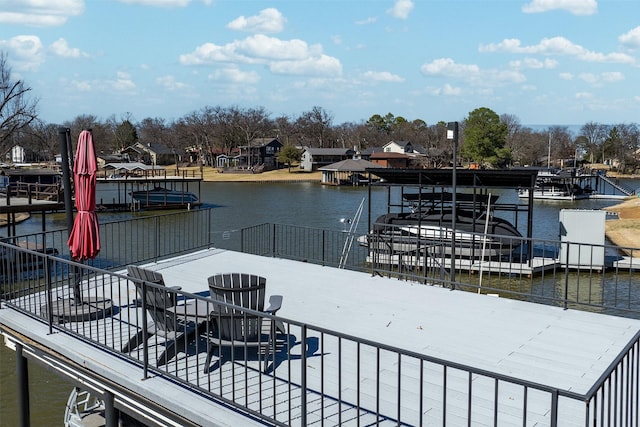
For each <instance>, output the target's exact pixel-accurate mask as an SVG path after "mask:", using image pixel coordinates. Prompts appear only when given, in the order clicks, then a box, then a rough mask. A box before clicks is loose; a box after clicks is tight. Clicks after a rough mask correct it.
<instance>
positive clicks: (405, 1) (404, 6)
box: [387, 0, 413, 19]
mask: <svg viewBox="0 0 640 427" xmlns="http://www.w3.org/2000/svg"><path fill="white" fill-rule="evenodd" d="M412 10H413V1H411V0H396V1H395V3H394V5H393V7H392V8H391V9H389V10H387V13H388V14H389V15H391V16H393V17H394V18H398V19H407V18H408V17H409V13H411V11H412Z"/></svg>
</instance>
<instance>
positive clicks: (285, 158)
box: [278, 145, 302, 173]
mask: <svg viewBox="0 0 640 427" xmlns="http://www.w3.org/2000/svg"><path fill="white" fill-rule="evenodd" d="M301 157H302V153H301V152H300V150H298V149H297V148H296V147H294V146H293V145H285V146H284V147H282V149H281V150H280V152H279V153H278V161H279V162H280V163H284V164H286V165H287V167H288V168H289V173H291V164H292V163H293V162H299V161H300V158H301Z"/></svg>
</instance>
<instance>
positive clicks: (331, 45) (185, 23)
mask: <svg viewBox="0 0 640 427" xmlns="http://www.w3.org/2000/svg"><path fill="white" fill-rule="evenodd" d="M0 50H2V51H4V52H6V53H7V54H8V60H9V63H10V66H11V69H12V76H13V77H14V78H20V79H23V80H24V81H25V82H26V83H27V84H28V85H29V86H30V87H31V88H32V89H33V94H34V95H35V96H37V97H38V98H39V111H40V117H41V118H42V119H43V120H44V121H46V122H48V123H58V124H60V123H62V122H63V121H65V120H72V119H74V118H75V117H76V116H78V115H83V114H92V115H95V116H97V117H98V118H99V119H102V120H105V119H107V118H109V117H111V116H115V117H116V118H117V119H120V118H123V117H125V115H127V114H130V116H131V118H132V119H133V120H134V121H140V120H142V119H144V118H147V117H152V118H164V119H166V120H168V121H172V120H175V119H178V118H180V117H182V116H185V115H187V114H189V113H191V112H194V111H197V110H200V109H201V108H202V107H204V106H207V105H209V106H218V105H219V106H222V107H230V106H238V107H241V108H254V107H264V108H265V109H266V110H267V111H268V112H270V113H271V115H272V118H275V117H278V116H281V115H287V116H291V117H297V116H298V115H299V114H301V113H302V112H305V111H310V110H311V109H312V108H313V107H314V106H320V107H322V108H323V109H325V110H326V111H327V112H328V113H330V114H331V115H332V116H333V123H334V124H340V123H342V122H355V123H358V122H361V121H366V120H367V119H368V118H369V117H371V116H372V115H373V114H381V115H384V114H386V113H392V114H394V115H395V116H403V117H404V118H406V119H408V120H414V119H423V120H425V121H426V122H427V124H429V125H431V124H434V123H436V122H438V121H441V120H442V121H455V120H463V119H464V118H465V117H466V116H467V115H468V114H469V112H471V111H472V110H474V109H476V108H479V107H488V108H491V109H492V110H494V111H495V112H496V113H498V114H511V115H514V116H516V117H518V118H519V119H520V122H521V123H522V124H524V125H557V124H560V125H570V124H574V125H575V124H578V125H580V124H584V123H586V122H589V121H595V122H598V123H604V124H613V123H638V122H640V1H638V0H599V1H597V0H528V1H518V0H437V1H432V0H395V1H394V0H342V1H338V0H322V1H321V0H287V1H277V0H275V1H264V0H261V1H257V0H256V1H249V0H47V1H42V0H1V1H0Z"/></svg>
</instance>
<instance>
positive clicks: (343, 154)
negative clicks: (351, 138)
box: [300, 147, 356, 172]
mask: <svg viewBox="0 0 640 427" xmlns="http://www.w3.org/2000/svg"><path fill="white" fill-rule="evenodd" d="M355 154H356V151H355V150H354V149H351V148H315V147H305V148H304V151H303V152H302V156H301V159H300V169H302V170H304V171H305V172H314V171H317V170H319V169H320V168H321V167H323V166H328V165H330V164H332V163H336V162H339V161H341V160H347V159H352V158H353V156H354V155H355Z"/></svg>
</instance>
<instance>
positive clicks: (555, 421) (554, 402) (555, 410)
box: [550, 389, 558, 427]
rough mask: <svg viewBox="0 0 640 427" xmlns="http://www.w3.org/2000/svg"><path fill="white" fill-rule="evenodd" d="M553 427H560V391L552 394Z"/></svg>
mask: <svg viewBox="0 0 640 427" xmlns="http://www.w3.org/2000/svg"><path fill="white" fill-rule="evenodd" d="M550 421H551V427H558V390H557V389H554V390H553V391H552V392H551V420H550Z"/></svg>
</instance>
